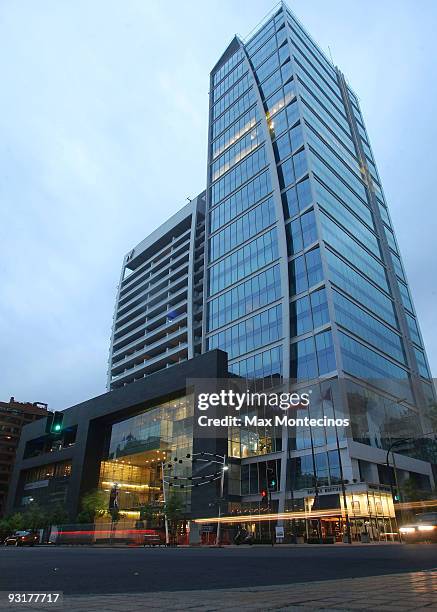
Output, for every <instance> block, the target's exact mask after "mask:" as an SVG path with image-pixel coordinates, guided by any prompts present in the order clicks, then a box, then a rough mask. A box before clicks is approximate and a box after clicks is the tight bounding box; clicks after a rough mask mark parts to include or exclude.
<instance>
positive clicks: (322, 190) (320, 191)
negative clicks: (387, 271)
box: [315, 178, 381, 257]
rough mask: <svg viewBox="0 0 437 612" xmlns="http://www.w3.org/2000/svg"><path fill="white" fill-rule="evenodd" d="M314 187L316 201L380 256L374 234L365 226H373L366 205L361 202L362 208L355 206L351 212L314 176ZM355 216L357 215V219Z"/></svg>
mask: <svg viewBox="0 0 437 612" xmlns="http://www.w3.org/2000/svg"><path fill="white" fill-rule="evenodd" d="M315 187H316V193H317V201H318V203H319V204H320V205H321V206H323V208H324V209H325V210H326V211H327V212H329V213H330V214H331V215H332V216H333V217H334V218H335V219H338V220H339V221H340V222H342V224H343V225H344V227H346V228H353V233H354V236H356V237H357V238H358V239H359V240H360V242H362V243H363V244H365V245H366V246H367V247H368V248H369V249H370V250H371V251H372V252H374V253H375V254H376V255H377V256H378V257H380V255H381V252H380V250H379V243H378V240H377V238H376V236H375V234H374V233H373V232H371V231H370V230H369V229H368V228H367V226H370V227H372V228H373V218H372V214H371V212H370V210H369V209H368V208H367V206H364V204H363V205H362V208H360V209H357V208H355V209H354V210H353V212H352V211H351V209H350V208H349V207H348V206H347V205H346V204H345V203H344V202H343V200H341V199H340V198H339V197H337V196H334V195H333V194H332V193H331V192H330V191H329V190H328V189H327V188H326V187H325V186H324V185H323V184H322V183H321V182H320V180H319V179H318V178H316V181H315ZM357 217H359V219H358V218H357ZM363 222H364V223H366V225H364V224H363Z"/></svg>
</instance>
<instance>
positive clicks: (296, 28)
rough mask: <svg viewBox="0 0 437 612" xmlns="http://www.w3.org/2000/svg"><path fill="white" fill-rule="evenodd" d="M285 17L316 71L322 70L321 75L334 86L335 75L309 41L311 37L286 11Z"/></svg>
mask: <svg viewBox="0 0 437 612" xmlns="http://www.w3.org/2000/svg"><path fill="white" fill-rule="evenodd" d="M287 17H288V20H289V26H290V28H291V30H292V32H293V34H294V36H295V37H296V38H298V39H299V40H300V42H301V44H302V45H303V46H304V47H305V48H306V50H307V51H308V53H309V54H310V55H311V57H312V58H313V59H314V60H315V61H316V62H317V69H318V70H319V71H320V69H322V70H323V75H324V77H325V78H326V76H328V77H330V78H331V80H332V81H334V83H333V84H336V83H337V81H336V79H337V74H336V72H335V70H334V68H333V67H332V66H331V64H330V63H329V62H328V60H327V59H326V57H325V56H324V54H323V53H322V52H321V51H320V49H319V48H318V46H317V45H316V44H315V43H314V41H313V40H311V37H310V36H309V35H308V34H307V32H305V30H304V29H303V28H302V27H301V25H300V24H299V23H298V22H297V21H296V19H295V18H294V17H293V15H291V14H290V13H289V11H287ZM299 46H300V45H299ZM301 48H302V47H301Z"/></svg>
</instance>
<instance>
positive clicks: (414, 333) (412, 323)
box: [405, 312, 422, 346]
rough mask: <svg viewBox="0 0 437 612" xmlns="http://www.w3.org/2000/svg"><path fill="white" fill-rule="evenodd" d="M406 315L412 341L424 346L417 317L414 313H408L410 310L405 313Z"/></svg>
mask: <svg viewBox="0 0 437 612" xmlns="http://www.w3.org/2000/svg"><path fill="white" fill-rule="evenodd" d="M405 316H406V319H407V325H408V330H409V332H410V336H411V339H412V341H413V342H415V343H416V344H418V345H419V346H422V340H421V338H420V333H419V328H418V326H417V322H416V319H415V318H414V317H413V316H412V315H410V314H408V312H406V313H405Z"/></svg>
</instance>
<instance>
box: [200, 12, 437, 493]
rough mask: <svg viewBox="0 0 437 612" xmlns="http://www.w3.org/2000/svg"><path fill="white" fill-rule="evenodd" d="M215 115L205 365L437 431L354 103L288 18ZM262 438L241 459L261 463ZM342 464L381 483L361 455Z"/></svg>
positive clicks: (232, 82) (270, 22) (231, 71)
mask: <svg viewBox="0 0 437 612" xmlns="http://www.w3.org/2000/svg"><path fill="white" fill-rule="evenodd" d="M209 113H210V114H209V143H208V185H207V197H206V201H207V212H206V241H207V248H206V249H205V253H206V255H205V257H206V259H205V270H206V273H205V283H204V292H205V298H204V299H205V312H206V317H205V321H204V328H203V350H209V349H211V348H221V349H223V350H225V351H227V352H228V355H229V362H230V370H231V372H233V373H235V374H237V375H239V376H242V377H247V378H248V379H252V378H259V377H263V376H264V375H265V376H266V377H270V376H272V375H275V376H276V377H278V376H280V377H283V378H284V379H287V378H292V379H296V381H297V384H298V385H299V384H301V385H304V384H305V383H306V382H307V381H309V380H312V381H313V382H314V381H318V384H320V383H321V381H328V382H329V381H330V380H335V381H344V388H343V387H341V385H340V387H341V388H343V391H340V393H339V396H338V397H337V398H336V407H335V409H336V410H337V411H338V412H341V413H342V414H347V413H348V412H349V413H351V416H352V413H353V412H354V411H355V412H356V413H357V414H360V415H361V412H363V411H364V412H365V410H366V408H365V406H366V405H367V404H368V403H369V401H370V400H369V397H372V402H376V403H378V402H379V403H380V405H381V406H390V409H386V408H384V411H385V415H386V417H385V418H386V419H388V420H390V419H392V422H396V423H397V422H398V421H400V420H402V418H405V419H406V420H407V421H408V422H409V423H410V424H411V422H412V420H411V414H416V421H417V422H416V425H417V423H420V427H421V429H422V431H429V429H428V423H427V420H426V417H425V416H424V414H423V413H424V411H422V410H421V407H422V406H425V407H426V406H427V405H428V404H429V402H430V401H432V400H431V398H432V397H434V392H433V389H432V385H431V384H430V383H431V381H430V373H429V367H428V364H427V360H426V355H425V351H424V347H423V341H422V338H421V335H420V331H419V327H418V323H417V319H416V315H415V311H414V307H413V303H412V299H411V295H410V292H409V289H408V283H407V280H406V276H405V271H404V269H403V266H402V261H401V258H400V255H399V250H398V246H397V243H396V239H395V235H394V231H393V227H392V224H391V220H390V215H389V212H388V209H387V203H386V201H385V197H384V193H383V190H382V186H381V181H380V177H379V174H378V171H377V168H376V164H375V160H374V157H373V153H372V149H371V146H370V143H369V138H368V135H367V131H366V128H365V125H364V121H363V118H362V114H361V111H360V107H359V103H358V99H357V97H356V95H355V94H354V92H353V91H352V89H351V88H350V86H349V85H348V84H347V83H346V81H345V79H344V77H343V75H342V73H341V71H340V70H339V69H338V68H337V67H335V66H333V65H332V63H331V62H330V61H329V60H328V59H327V57H326V56H325V54H324V53H323V52H322V51H321V50H320V49H319V47H318V46H317V45H316V43H315V42H314V41H313V40H312V39H311V37H310V36H309V35H308V34H307V32H306V31H305V30H304V28H303V27H302V25H301V24H300V23H299V22H298V20H297V19H296V17H295V16H294V15H293V14H292V13H291V11H289V9H288V8H287V7H286V5H284V4H282V5H281V7H280V8H279V9H277V10H276V12H274V13H273V14H272V15H271V16H270V17H269V18H267V19H266V20H265V22H264V23H263V25H262V26H261V27H260V28H259V29H258V31H257V32H256V33H255V34H254V35H253V36H251V37H250V38H249V39H247V40H242V39H240V38H239V37H235V38H234V40H233V41H232V42H231V43H230V44H229V46H228V48H227V49H226V51H225V52H224V54H223V55H222V57H221V58H220V60H219V62H218V63H217V64H216V66H215V67H214V69H213V70H212V72H211V87H210V107H209ZM351 385H353V392H352V391H350V389H351V388H352V387H351ZM358 398H359V399H358ZM396 407H398V408H396ZM388 415H390V416H388ZM393 415H397V416H396V417H395V416H393ZM402 415H403V416H402ZM406 415H407V416H406ZM360 418H361V417H360ZM382 420H384V419H382ZM386 426H387V422H386ZM368 428H371V426H370V425H369V424H368ZM382 429H384V427H382ZM415 431H416V433H417V430H415ZM245 435H246V434H245ZM251 435H252V438H251V440H252V443H251V445H250V446H247V445H246V446H245V447H244V448H246V450H245V451H244V452H243V451H241V452H242V453H243V454H242V455H241V456H248V457H250V456H251V455H253V457H254V460H255V456H256V455H259V454H260V450H259V448H260V447H259V445H258V446H257V444H256V443H255V442H254V441H253V440H255V439H256V435H258V434H256V435H255V434H253V433H252V434H251ZM254 436H255V437H254ZM249 437H250V436H249ZM386 437H387V432H386ZM389 437H390V436H388V438H389ZM358 438H360V441H361V442H362V441H363V439H364V438H365V436H364V437H363V436H358V435H354V440H357V439H358ZM382 438H383V436H382V434H380V435H379V437H378V436H376V437H375V436H373V437H372V436H367V438H365V439H366V442H365V444H367V445H370V446H373V447H380V448H382V447H383V446H384V442H382V443H381V444H380V443H379V442H378V443H376V442H375V440H381V439H382ZM330 442H331V443H332V440H331V441H330ZM324 443H326V444H329V441H328V440H327V439H325V442H324ZM342 444H343V442H342ZM344 444H345V445H346V442H344ZM285 446H286V442H285V440H284V439H283V440H282V447H283V449H284V448H285ZM298 446H299V445H298ZM300 447H301V449H303V448H304V447H302V445H301V446H300ZM249 448H252V451H250V450H247V449H249ZM255 448H256V449H257V450H253V449H255ZM266 448H268V445H264V450H263V451H262V452H263V453H267V454H269V452H273V451H268V450H266ZM306 448H308V446H307V447H306ZM297 450H299V448H297ZM306 452H307V451H306ZM329 452H330V451H329V448H327V449H325V450H324V451H323V457H321V455H320V457H319V455H317V460H318V461H319V462H320V461H322V459H323V461H322V463H323V466H318V467H317V470H316V471H317V473H318V472H319V471H320V473H322V471H323V474H325V473H326V474H329V468H328V463H329V464H331V461H332V465H333V466H334V469H333V471H332V474H331V479H329V477H326V482H327V483H331V484H332V483H333V482H335V477H338V465H337V464H336V463H335V462H334V458H333V459H332V460H329V462H328V461H327V457H328V456H329ZM354 453H355V455H354ZM362 457H364V455H363V456H362ZM299 461H300V463H299V465H300V466H301V467H300V469H301V471H302V473H304V472H306V471H308V470H307V467H305V469H304V468H303V466H304V465H305V466H306V464H307V463H308V462H310V459H309V457H308V455H307V454H305V455H304V456H302V458H299ZM374 461H375V462H381V461H382V455H381V456H378V457H376V455H375V458H374ZM344 462H345V466H346V467H345V470H346V471H347V473H348V474H349V475H350V476H357V478H358V479H360V478H363V479H364V480H371V479H370V477H369V473H370V472H371V469H370V468H369V469H368V468H367V467H366V466H365V464H366V461H365V460H364V459H363V458H361V459H360V454H359V453H358V452H356V451H353V450H351V448H350V449H348V452H347V453H346V455H345V456H344ZM283 464H285V461H283ZM363 466H364V467H363ZM244 469H246V468H244ZM284 469H285V468H284V466H283V467H282V472H281V474H282V479H283V484H284V478H286V479H287V482H288V481H289V474H286V472H285V471H284ZM366 470H368V472H369V470H370V472H369V473H367V472H366ZM248 471H249V472H250V469H249V468H248ZM361 472H362V473H361ZM326 474H325V476H326ZM363 475H364V476H363ZM313 476H314V475H313V474H312V475H311V479H310V480H309V482H310V481H311V482H313ZM325 476H323V477H324V478H325ZM320 477H321V476H320ZM254 478H255V479H256V478H257V477H256V476H255V477H254ZM373 478H374V481H375V482H378V478H377V477H375V475H374V474H373ZM301 480H302V479H301ZM243 481H244V483H245V484H244V488H245V491H247V493H246V494H250V492H251V489H252V485H251V484H249V481H250V483H251V482H252V476H250V478H249V477H248V479H244V478H243ZM302 482H303V480H302Z"/></svg>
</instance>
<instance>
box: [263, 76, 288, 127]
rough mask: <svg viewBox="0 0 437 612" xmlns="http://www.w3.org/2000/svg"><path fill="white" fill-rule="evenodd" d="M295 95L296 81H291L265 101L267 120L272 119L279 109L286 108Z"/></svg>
mask: <svg viewBox="0 0 437 612" xmlns="http://www.w3.org/2000/svg"><path fill="white" fill-rule="evenodd" d="M295 97H296V91H295V88H294V82H293V81H290V82H289V83H286V84H285V85H284V87H281V89H279V91H277V92H276V93H274V94H273V95H272V96H271V97H270V98H268V99H267V100H265V101H264V108H265V110H266V117H267V120H270V119H271V118H272V117H273V116H274V115H275V114H276V113H277V112H278V111H280V110H281V109H283V108H285V107H286V106H287V104H289V103H290V102H291V101H292V100H293V99H294V98H295Z"/></svg>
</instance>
